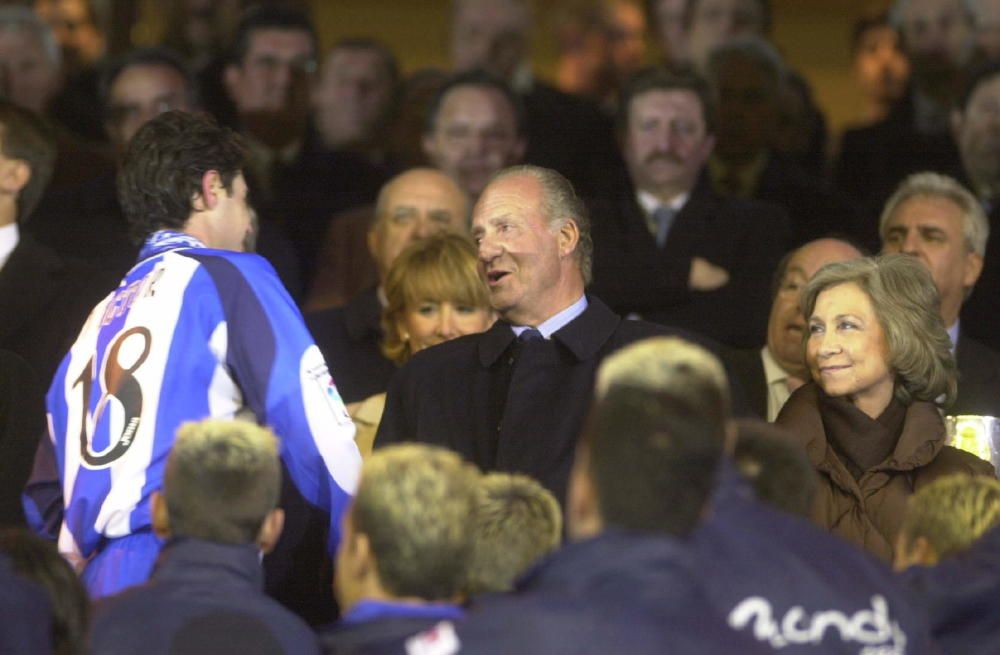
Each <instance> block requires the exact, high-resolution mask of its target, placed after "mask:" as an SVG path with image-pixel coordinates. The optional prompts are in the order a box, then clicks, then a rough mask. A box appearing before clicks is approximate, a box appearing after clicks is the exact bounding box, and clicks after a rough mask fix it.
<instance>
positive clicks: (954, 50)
mask: <svg viewBox="0 0 1000 655" xmlns="http://www.w3.org/2000/svg"><path fill="white" fill-rule="evenodd" d="M889 20H890V22H891V23H892V25H893V26H894V27H895V28H896V29H898V30H899V32H900V34H902V35H903V48H904V49H905V50H906V54H907V55H908V56H909V58H910V63H911V65H912V67H913V80H914V82H915V83H916V84H917V85H918V87H921V88H928V87H931V86H935V85H939V84H942V83H945V84H950V83H952V82H953V81H954V80H955V77H956V74H957V73H958V72H959V71H961V70H962V68H963V67H964V66H965V65H966V64H968V63H969V59H970V57H971V55H972V52H973V44H974V38H973V29H972V14H971V13H970V11H969V3H968V2H967V0H895V2H894V3H893V5H892V8H891V10H890V13H889Z"/></svg>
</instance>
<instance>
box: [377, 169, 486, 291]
mask: <svg viewBox="0 0 1000 655" xmlns="http://www.w3.org/2000/svg"><path fill="white" fill-rule="evenodd" d="M468 227H469V199H468V198H467V197H466V195H465V193H464V192H463V191H462V189H460V188H459V187H458V185H457V184H455V182H454V181H453V180H452V178H450V177H449V176H447V175H445V174H444V173H442V172H441V171H436V170H434V169H430V168H414V169H411V170H409V171H406V172H405V173H400V174H399V175H397V176H396V177H394V178H392V179H391V180H389V181H388V182H386V183H385V184H384V185H383V186H382V189H381V190H380V191H379V194H378V199H377V200H376V201H375V215H374V219H373V223H372V225H371V227H370V228H369V230H368V251H369V252H370V253H371V255H372V259H373V260H375V267H376V269H377V270H378V277H379V280H380V281H382V282H384V281H385V278H386V276H387V275H388V274H389V268H390V267H391V266H392V263H393V262H394V261H396V257H398V256H399V253H401V252H402V251H403V249H404V248H406V246H408V245H410V244H411V243H416V242H417V241H420V240H421V239H426V238H427V237H429V236H431V235H433V234H436V233H438V232H441V231H452V232H462V233H465V232H467V231H468Z"/></svg>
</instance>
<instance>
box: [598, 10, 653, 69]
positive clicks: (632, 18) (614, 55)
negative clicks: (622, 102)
mask: <svg viewBox="0 0 1000 655" xmlns="http://www.w3.org/2000/svg"><path fill="white" fill-rule="evenodd" d="M607 21H608V24H607V32H608V45H609V51H610V55H611V64H612V69H613V70H614V72H615V76H616V77H617V78H618V79H619V80H625V79H626V78H628V76H629V75H631V74H632V73H634V72H635V71H637V70H639V69H640V68H641V67H642V64H643V60H644V58H645V56H646V15H645V14H644V13H643V11H642V7H640V6H639V5H638V4H637V3H635V2H628V1H626V0H617V1H615V2H612V3H611V5H610V6H609V8H608V11H607Z"/></svg>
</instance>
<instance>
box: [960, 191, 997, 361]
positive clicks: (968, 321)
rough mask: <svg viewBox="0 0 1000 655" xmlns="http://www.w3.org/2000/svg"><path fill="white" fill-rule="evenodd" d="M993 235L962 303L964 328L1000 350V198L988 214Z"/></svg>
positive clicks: (991, 346) (995, 201) (965, 331)
mask: <svg viewBox="0 0 1000 655" xmlns="http://www.w3.org/2000/svg"><path fill="white" fill-rule="evenodd" d="M989 220H990V238H989V240H988V241H987V242H986V257H985V258H984V259H983V272H982V273H980V274H979V279H978V280H977V281H976V286H975V288H974V289H973V291H972V295H971V296H969V297H968V298H967V299H966V301H965V302H964V303H963V304H962V332H963V333H968V334H969V336H972V337H975V338H976V339H979V341H981V342H982V343H984V344H986V345H987V346H989V347H990V348H992V349H993V350H995V351H998V352H1000V312H998V311H997V298H1000V199H997V200H994V201H993V208H992V210H991V211H990V214H989Z"/></svg>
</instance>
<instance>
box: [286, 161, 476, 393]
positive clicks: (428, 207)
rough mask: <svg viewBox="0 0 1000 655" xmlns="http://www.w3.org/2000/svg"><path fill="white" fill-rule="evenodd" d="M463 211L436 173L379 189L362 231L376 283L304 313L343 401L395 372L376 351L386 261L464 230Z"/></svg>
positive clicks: (458, 194) (453, 187)
mask: <svg viewBox="0 0 1000 655" xmlns="http://www.w3.org/2000/svg"><path fill="white" fill-rule="evenodd" d="M468 215H469V201H468V198H467V197H466V195H465V193H463V192H462V190H461V189H459V188H458V185H457V184H456V183H455V182H454V181H452V180H451V178H449V177H448V176H447V175H445V174H444V173H441V172H439V171H435V170H432V169H427V168H415V169H412V170H410V171H407V172H406V173H402V174H400V175H397V176H396V177H394V178H393V179H391V180H389V182H387V183H386V184H385V186H383V187H382V190H381V191H380V192H379V196H378V201H377V203H376V205H375V216H374V222H373V223H372V225H371V228H370V229H369V231H368V250H369V252H370V253H371V255H372V259H373V260H374V261H375V267H376V269H377V271H378V278H379V281H380V282H379V287H372V288H370V289H367V290H365V291H363V292H362V293H361V294H359V295H358V296H357V297H355V298H354V299H353V300H351V301H350V302H349V303H348V304H347V305H345V306H343V307H335V308H333V309H325V310H321V311H317V312H314V313H311V314H309V315H307V316H306V325H307V326H308V327H309V331H310V332H312V334H313V338H314V339H316V345H318V346H319V349H320V350H321V351H322V352H323V357H324V358H325V359H326V361H327V363H328V364H329V366H330V373H331V375H332V376H333V380H334V382H335V383H336V384H337V390H338V391H339V392H340V396H341V398H343V399H344V402H347V403H353V402H358V401H361V400H364V399H365V398H367V397H369V396H372V395H374V394H377V393H382V392H383V391H385V389H386V387H387V386H388V384H389V378H390V377H391V376H392V374H393V372H394V371H395V370H396V365H395V364H394V363H393V362H391V361H389V360H388V359H386V357H385V356H384V355H383V354H382V351H381V349H380V344H381V342H382V325H381V317H382V300H381V298H382V295H381V291H380V290H379V289H380V287H381V281H382V280H384V279H385V276H386V274H387V273H388V272H389V267H390V266H392V262H393V261H395V260H396V257H397V256H398V255H399V253H401V252H402V251H403V249H404V248H406V246H408V245H409V244H411V243H414V242H416V241H418V240H420V239H424V238H427V237H428V236H430V235H432V234H434V233H436V232H438V231H440V230H454V231H459V232H465V231H466V230H467V229H468Z"/></svg>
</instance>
